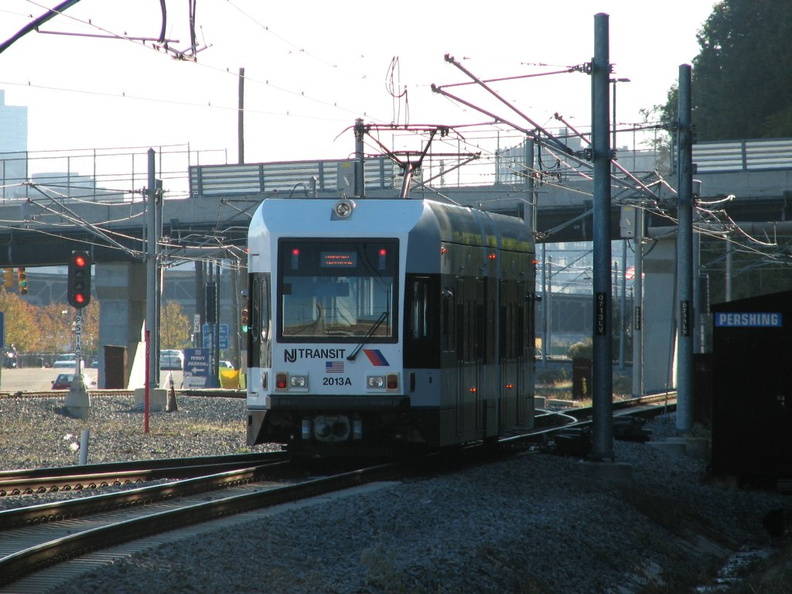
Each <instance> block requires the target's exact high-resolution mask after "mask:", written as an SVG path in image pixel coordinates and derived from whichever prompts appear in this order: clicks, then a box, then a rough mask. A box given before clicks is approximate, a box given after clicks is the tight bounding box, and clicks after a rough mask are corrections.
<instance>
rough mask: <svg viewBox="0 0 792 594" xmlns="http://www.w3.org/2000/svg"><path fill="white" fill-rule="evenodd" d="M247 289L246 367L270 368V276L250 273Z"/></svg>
mask: <svg viewBox="0 0 792 594" xmlns="http://www.w3.org/2000/svg"><path fill="white" fill-rule="evenodd" d="M249 287H250V289H249V300H250V301H249V303H250V329H249V331H248V341H249V343H248V366H249V367H270V366H271V365H272V362H271V360H270V359H271V353H272V348H271V346H272V332H271V326H272V323H271V306H270V274H269V273H251V274H250V279H249Z"/></svg>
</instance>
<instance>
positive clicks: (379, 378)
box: [366, 375, 385, 390]
mask: <svg viewBox="0 0 792 594" xmlns="http://www.w3.org/2000/svg"><path fill="white" fill-rule="evenodd" d="M366 385H367V386H368V387H369V388H370V389H372V390H381V389H382V388H384V387H385V376H384V375H370V376H368V377H367V378H366Z"/></svg>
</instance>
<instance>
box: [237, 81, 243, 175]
mask: <svg viewBox="0 0 792 594" xmlns="http://www.w3.org/2000/svg"><path fill="white" fill-rule="evenodd" d="M237 143H238V147H239V150H238V152H239V164H240V165H244V164H245V69H244V68H240V69H239V107H238V108H237Z"/></svg>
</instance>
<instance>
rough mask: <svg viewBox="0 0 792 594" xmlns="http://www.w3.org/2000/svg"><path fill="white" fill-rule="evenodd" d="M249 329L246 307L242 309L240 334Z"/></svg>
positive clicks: (248, 315) (248, 316) (248, 314)
mask: <svg viewBox="0 0 792 594" xmlns="http://www.w3.org/2000/svg"><path fill="white" fill-rule="evenodd" d="M248 328H250V312H249V311H248V308H247V307H243V308H242V332H247V331H248Z"/></svg>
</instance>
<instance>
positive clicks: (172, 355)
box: [159, 349, 184, 370]
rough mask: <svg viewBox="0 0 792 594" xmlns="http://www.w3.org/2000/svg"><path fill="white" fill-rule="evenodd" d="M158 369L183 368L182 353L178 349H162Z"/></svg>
mask: <svg viewBox="0 0 792 594" xmlns="http://www.w3.org/2000/svg"><path fill="white" fill-rule="evenodd" d="M159 366H160V369H166V370H167V369H182V368H184V353H183V352H181V351H180V350H178V349H163V350H161V351H160V364H159Z"/></svg>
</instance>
